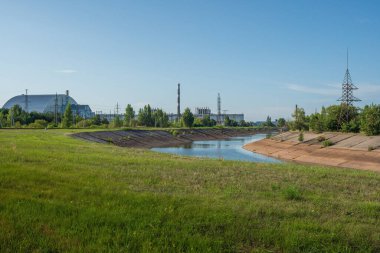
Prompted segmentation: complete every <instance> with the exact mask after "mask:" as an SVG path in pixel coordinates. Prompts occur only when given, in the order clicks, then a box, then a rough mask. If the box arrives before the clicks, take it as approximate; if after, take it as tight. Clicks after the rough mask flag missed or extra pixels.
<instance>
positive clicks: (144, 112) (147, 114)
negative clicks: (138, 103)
mask: <svg viewBox="0 0 380 253" xmlns="http://www.w3.org/2000/svg"><path fill="white" fill-rule="evenodd" d="M137 118H138V123H139V125H140V126H147V127H151V126H154V119H153V115H152V108H151V107H150V105H145V106H144V108H141V109H140V110H139V115H138V116H137Z"/></svg>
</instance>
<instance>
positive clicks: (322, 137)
mask: <svg viewBox="0 0 380 253" xmlns="http://www.w3.org/2000/svg"><path fill="white" fill-rule="evenodd" d="M317 140H318V141H319V142H322V141H325V140H326V137H324V136H323V135H321V136H318V138H317Z"/></svg>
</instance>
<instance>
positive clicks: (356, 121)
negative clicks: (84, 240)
mask: <svg viewBox="0 0 380 253" xmlns="http://www.w3.org/2000/svg"><path fill="white" fill-rule="evenodd" d="M286 125H287V126H288V127H289V128H290V129H291V130H298V131H303V130H306V131H308V130H310V131H313V132H316V133H321V132H325V131H338V132H345V133H348V132H351V133H359V132H362V133H364V134H366V135H378V134H380V105H376V104H371V105H366V106H364V108H360V107H354V106H347V105H346V104H341V105H331V106H328V107H322V108H321V110H320V112H315V113H312V114H310V115H306V114H305V110H304V109H303V108H301V107H297V106H296V108H295V110H294V112H293V114H292V120H291V121H289V122H287V124H286Z"/></svg>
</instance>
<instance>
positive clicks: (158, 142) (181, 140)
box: [73, 128, 273, 148]
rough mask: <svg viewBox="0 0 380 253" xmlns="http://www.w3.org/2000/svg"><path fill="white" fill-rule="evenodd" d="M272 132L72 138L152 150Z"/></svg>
mask: <svg viewBox="0 0 380 253" xmlns="http://www.w3.org/2000/svg"><path fill="white" fill-rule="evenodd" d="M270 131H273V130H256V129H249V128H247V129H245V128H241V129H239V128H237V129H232V128H220V129H218V128H215V129H214V128H206V129H173V130H125V131H124V130H117V131H96V132H81V133H75V134H73V136H74V137H76V138H80V139H85V140H88V141H94V142H98V143H112V144H115V145H117V146H121V147H135V148H154V147H173V146H180V145H184V144H189V143H191V142H193V141H197V140H218V139H227V138H230V137H236V136H248V135H254V134H256V133H266V132H270Z"/></svg>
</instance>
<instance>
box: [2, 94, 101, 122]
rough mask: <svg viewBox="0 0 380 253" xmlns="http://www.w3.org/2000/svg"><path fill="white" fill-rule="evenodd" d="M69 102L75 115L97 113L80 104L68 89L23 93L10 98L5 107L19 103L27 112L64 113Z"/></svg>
mask: <svg viewBox="0 0 380 253" xmlns="http://www.w3.org/2000/svg"><path fill="white" fill-rule="evenodd" d="M68 103H70V104H71V110H72V111H73V114H74V115H79V116H81V117H82V118H91V117H93V116H94V115H95V114H94V113H93V112H92V110H91V108H90V106H89V105H80V104H78V103H77V102H76V101H75V100H74V99H73V98H72V97H71V96H70V95H69V91H66V94H47V95H28V94H27V93H26V94H22V95H19V96H15V97H13V98H11V99H9V100H8V101H7V102H6V103H5V104H4V106H3V109H10V108H12V107H13V106H14V105H19V106H20V107H21V108H22V110H24V111H26V112H38V113H59V114H63V113H64V112H65V109H66V106H67V104H68Z"/></svg>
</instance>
